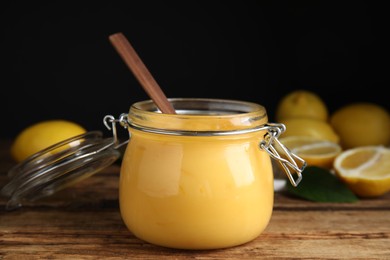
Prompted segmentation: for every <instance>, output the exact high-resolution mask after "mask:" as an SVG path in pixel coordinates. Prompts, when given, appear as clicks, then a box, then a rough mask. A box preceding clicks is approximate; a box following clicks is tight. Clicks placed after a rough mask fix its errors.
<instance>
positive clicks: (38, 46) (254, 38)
mask: <svg viewBox="0 0 390 260" xmlns="http://www.w3.org/2000/svg"><path fill="white" fill-rule="evenodd" d="M380 3H385V1H377V2H375V1H333V2H332V1H131V0H129V1H100V2H99V1H96V2H85V1H79V2H73V3H72V2H69V1H50V2H42V1H41V2H38V1H30V2H27V1H26V2H20V1H10V3H8V4H2V6H1V7H0V8H1V9H0V10H1V11H0V28H1V35H0V89H1V102H0V109H1V113H2V118H1V119H2V123H1V126H2V127H1V129H0V137H1V138H12V137H14V136H16V134H17V133H18V132H19V131H21V130H22V129H23V128H25V127H26V126H28V125H30V124H32V123H35V122H38V121H41V120H47V119H56V118H61V119H69V120H72V121H75V122H78V123H80V124H81V125H83V126H84V127H86V128H87V129H88V130H102V131H106V130H105V127H104V126H103V123H102V119H103V117H104V116H105V115H107V114H112V115H114V116H115V117H117V116H119V114H121V113H123V112H127V111H128V109H129V107H130V105H131V104H132V103H134V102H136V101H140V100H144V99H148V97H147V95H146V93H145V92H144V91H143V90H142V88H141V86H140V85H139V83H138V82H137V81H136V79H135V78H134V76H133V74H132V73H131V72H130V71H129V70H128V68H127V67H126V65H125V64H124V63H123V61H122V60H121V58H120V57H119V55H118V54H117V53H116V51H115V49H114V48H113V47H112V45H111V44H110V42H109V40H108V36H109V35H110V34H113V33H116V32H123V33H124V34H125V35H126V36H127V38H128V39H129V40H130V42H131V43H132V44H133V46H134V48H135V49H136V51H137V52H138V54H139V55H140V57H141V58H142V59H143V61H144V63H145V64H146V66H147V67H148V68H149V70H150V71H151V72H152V74H153V75H154V77H155V78H156V80H157V82H158V83H159V84H160V85H161V87H162V89H163V90H164V92H165V93H166V95H167V96H168V97H208V98H228V99H239V100H247V101H253V102H256V103H260V104H262V105H264V106H265V107H266V109H267V111H268V114H269V118H270V121H273V120H274V118H273V117H274V111H275V108H276V105H277V102H278V101H279V100H280V98H281V97H282V96H284V95H285V94H286V93H288V92H290V91H292V90H295V89H307V90H312V91H315V92H317V93H318V94H319V95H320V96H321V97H322V98H323V100H324V101H325V102H326V103H327V104H328V108H329V110H330V112H333V111H334V110H335V109H337V108H339V107H341V106H343V105H345V104H347V103H351V102H356V101H369V102H376V103H378V104H380V105H382V106H384V107H385V108H386V109H389V98H388V94H386V93H387V92H388V89H389V66H388V64H389V58H390V55H389V53H390V52H389V48H390V41H389V40H388V34H389V25H390V23H389V20H390V19H389V14H388V9H387V8H386V7H385V5H384V4H380Z"/></svg>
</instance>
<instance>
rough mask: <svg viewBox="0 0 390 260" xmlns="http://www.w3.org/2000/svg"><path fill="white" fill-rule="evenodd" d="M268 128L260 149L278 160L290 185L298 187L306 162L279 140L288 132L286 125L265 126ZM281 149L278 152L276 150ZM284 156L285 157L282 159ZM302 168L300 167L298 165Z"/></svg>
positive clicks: (272, 124) (271, 124) (270, 124)
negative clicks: (295, 175)
mask: <svg viewBox="0 0 390 260" xmlns="http://www.w3.org/2000/svg"><path fill="white" fill-rule="evenodd" d="M265 127H266V128H267V133H266V134H265V136H264V140H262V141H261V142H260V148H261V149H263V150H265V151H266V152H267V153H268V154H269V155H270V156H271V158H273V159H275V160H277V161H278V162H279V164H280V165H281V166H282V167H283V169H284V171H285V173H286V175H287V177H288V179H289V180H290V183H291V184H292V185H293V186H294V187H297V186H298V184H299V183H300V182H301V180H302V172H303V170H304V169H305V167H306V162H305V161H304V160H303V159H302V158H300V157H299V156H297V155H295V154H294V153H292V152H291V151H290V150H289V149H288V148H287V147H286V146H284V145H283V144H282V143H281V142H280V141H279V139H278V137H279V136H280V134H281V133H283V132H284V131H285V130H286V127H285V125H283V124H274V123H269V124H267V125H266V126H265ZM275 145H276V148H279V152H281V153H282V154H281V155H280V154H279V152H278V150H277V149H276V148H275ZM282 156H284V157H285V158H284V157H282ZM297 162H298V163H299V165H300V166H298V163H297ZM290 169H292V170H293V171H294V172H295V173H296V174H297V175H298V177H297V179H296V180H295V179H294V176H293V175H292V173H291V171H290Z"/></svg>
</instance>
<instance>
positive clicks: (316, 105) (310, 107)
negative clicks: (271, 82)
mask: <svg viewBox="0 0 390 260" xmlns="http://www.w3.org/2000/svg"><path fill="white" fill-rule="evenodd" d="M328 116H329V114H328V108H327V106H326V104H325V103H324V101H323V100H322V99H321V97H320V96H319V95H317V94H316V93H314V92H311V91H308V90H295V91H292V92H290V93H289V94H287V95H286V96H284V97H283V98H282V99H281V100H280V101H279V103H278V105H277V108H276V112H275V119H276V121H281V120H283V119H284V118H292V117H304V118H313V119H318V120H323V121H326V120H328Z"/></svg>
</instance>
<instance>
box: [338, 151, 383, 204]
mask: <svg viewBox="0 0 390 260" xmlns="http://www.w3.org/2000/svg"><path fill="white" fill-rule="evenodd" d="M333 166H334V170H335V173H336V175H337V176H339V177H340V179H341V180H343V181H344V182H345V183H346V184H347V185H348V187H349V188H350V189H351V190H352V191H353V192H354V193H355V194H356V195H358V196H360V197H377V196H381V195H383V194H385V193H387V192H389V191H390V148H388V147H385V146H362V147H357V148H351V149H348V150H345V151H343V152H342V153H341V154H339V155H338V156H337V157H336V159H335V160H334V163H333Z"/></svg>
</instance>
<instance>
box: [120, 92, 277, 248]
mask: <svg viewBox="0 0 390 260" xmlns="http://www.w3.org/2000/svg"><path fill="white" fill-rule="evenodd" d="M170 101H171V102H172V104H173V105H174V107H175V109H176V112H177V113H176V114H162V113H160V112H158V111H157V109H156V108H155V106H154V104H153V102H151V101H143V102H138V103H135V104H133V105H132V106H131V108H130V112H129V114H128V121H129V132H130V141H129V143H128V145H127V147H126V152H125V154H124V156H123V160H122V166H121V172H120V183H119V193H120V194H119V201H120V211H121V216H122V219H123V221H124V223H125V224H126V226H127V227H128V229H129V230H130V231H131V232H132V233H133V234H134V235H135V236H136V237H138V238H140V239H142V240H144V241H147V242H149V243H152V244H155V245H160V246H165V247H171V248H181V249H216V248H225V247H231V246H236V245H240V244H243V243H246V242H249V241H251V240H253V239H255V238H256V237H258V236H259V235H260V234H261V233H262V232H263V230H264V229H265V228H266V226H267V225H268V223H269V220H270V218H271V214H272V208H273V195H274V193H273V192H274V190H273V171H272V165H271V161H270V156H269V155H268V153H267V152H266V151H264V150H262V149H260V148H259V143H260V142H261V140H262V139H263V137H264V135H265V134H266V133H267V131H266V130H263V129H262V128H260V127H261V126H262V125H264V124H266V123H267V120H268V119H267V114H266V110H265V108H264V107H263V106H260V105H257V104H254V103H249V102H241V101H229V100H217V99H171V100H170ZM253 129H256V130H253Z"/></svg>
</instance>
